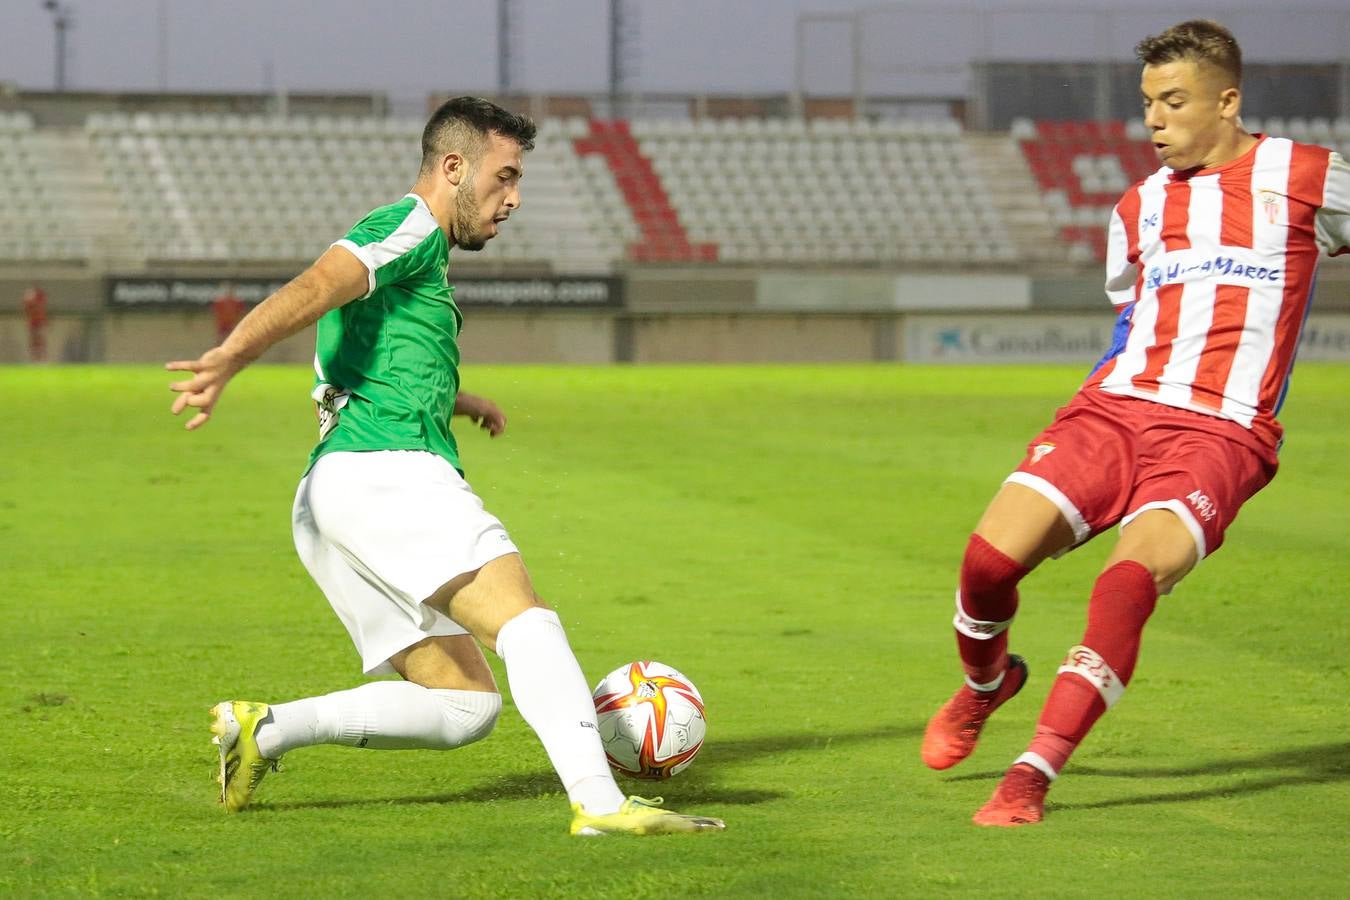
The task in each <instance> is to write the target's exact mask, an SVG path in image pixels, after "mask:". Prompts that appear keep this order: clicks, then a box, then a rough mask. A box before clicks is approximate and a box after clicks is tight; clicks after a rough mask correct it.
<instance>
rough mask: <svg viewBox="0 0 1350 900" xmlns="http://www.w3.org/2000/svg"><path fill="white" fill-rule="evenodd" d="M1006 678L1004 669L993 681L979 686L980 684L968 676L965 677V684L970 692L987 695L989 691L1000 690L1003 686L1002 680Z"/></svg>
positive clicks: (1006, 673)
mask: <svg viewBox="0 0 1350 900" xmlns="http://www.w3.org/2000/svg"><path fill="white" fill-rule="evenodd" d="M1007 677H1008V670H1007V669H1004V670H1003V671H1002V672H999V673H998V677H997V678H995V679H994V680H993V681H986V682H984V683H983V684H981V683H980V682H978V681H975V680H974V679H972V678H971V677H970V676H969V675H967V676H966V684H967V685H968V686H969V687H970V689H971V690H972V691H979V692H980V693H982V694H987V693H989V692H990V691H996V690H998V689H999V688H1001V687H1002V686H1003V679H1004V678H1007Z"/></svg>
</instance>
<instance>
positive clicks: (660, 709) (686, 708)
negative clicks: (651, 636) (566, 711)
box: [593, 660, 708, 781]
mask: <svg viewBox="0 0 1350 900" xmlns="http://www.w3.org/2000/svg"><path fill="white" fill-rule="evenodd" d="M593 696H594V698H595V715H596V718H597V719H598V721H599V723H600V741H601V743H603V744H604V747H605V756H607V757H608V758H609V764H610V765H611V766H613V767H614V768H615V769H617V770H618V771H620V772H622V773H624V774H625V775H631V776H633V777H634V778H645V779H648V780H650V781H662V780H664V779H667V778H669V777H670V776H672V775H674V774H676V773H677V772H680V771H682V770H684V769H686V768H688V766H689V764H690V763H691V762H693V761H694V757H695V756H696V755H697V754H698V751H699V748H701V747H702V746H703V739H704V737H706V736H707V733H708V720H707V719H706V718H705V716H704V713H703V697H702V696H701V695H700V694H699V692H698V688H696V687H694V683H693V682H692V681H690V680H689V679H688V678H686V677H685V676H684V675H682V674H680V673H679V672H678V671H676V670H675V669H672V668H671V667H670V666H667V665H663V664H661V663H659V662H651V661H649V660H647V661H639V662H631V663H629V664H627V665H625V666H620V667H619V668H617V669H615V670H614V671H613V672H610V673H609V674H608V675H606V676H605V678H604V680H602V681H601V682H600V683H599V684H598V685H596V687H595V691H594V692H593Z"/></svg>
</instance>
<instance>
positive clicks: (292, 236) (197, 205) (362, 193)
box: [86, 114, 637, 271]
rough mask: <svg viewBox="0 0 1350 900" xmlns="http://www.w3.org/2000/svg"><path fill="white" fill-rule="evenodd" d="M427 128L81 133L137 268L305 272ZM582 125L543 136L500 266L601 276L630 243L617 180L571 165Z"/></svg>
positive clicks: (305, 124) (268, 124)
mask: <svg viewBox="0 0 1350 900" xmlns="http://www.w3.org/2000/svg"><path fill="white" fill-rule="evenodd" d="M421 127H422V123H421V122H418V121H414V120H402V119H378V118H357V117H332V118H324V117H315V118H306V117H290V118H284V119H282V118H266V117H261V116H229V115H206V114H204V115H191V114H158V115H151V114H137V115H134V116H125V115H118V114H100V115H96V116H91V117H90V120H89V122H88V124H87V126H86V128H87V131H88V132H89V135H90V140H91V142H92V143H93V144H94V146H95V148H96V150H97V156H98V157H99V158H100V159H101V160H102V161H103V164H104V167H105V171H106V174H107V177H108V179H109V180H110V181H111V182H112V183H113V184H114V185H115V186H116V188H117V190H118V194H119V196H120V198H121V201H122V203H123V204H124V205H125V207H126V210H127V212H128V217H129V219H130V221H132V222H133V223H135V225H134V228H135V231H136V238H137V240H138V242H139V244H140V247H141V249H142V252H143V254H144V257H145V258H146V259H147V260H148V261H151V262H174V261H184V260H218V261H224V260H244V261H273V260H285V261H293V260H299V259H306V258H312V257H314V256H316V255H318V254H319V253H320V252H322V251H323V249H324V247H325V246H326V245H327V243H328V242H330V241H331V240H333V239H334V237H335V236H340V235H341V234H343V233H345V232H346V230H347V229H348V228H349V227H350V226H351V225H352V223H353V222H354V221H355V220H356V219H357V218H358V217H359V216H360V215H362V214H363V213H365V212H366V211H367V210H369V209H371V208H373V207H375V206H377V205H380V204H383V203H388V202H390V201H392V200H393V199H396V198H397V197H399V196H401V195H402V194H403V192H404V191H406V190H407V188H408V185H410V184H411V183H412V181H413V179H414V177H415V176H416V172H417V165H418V162H419V154H418V150H417V147H418V141H419V139H420V135H421ZM586 127H587V123H586V122H585V120H577V121H564V120H556V119H547V120H544V121H543V122H542V123H541V127H540V130H539V139H538V144H537V147H536V150H535V152H534V153H533V154H531V156H530V162H529V167H528V178H529V182H528V183H529V194H528V198H529V202H528V204H525V205H524V206H522V208H521V210H520V212H519V213H518V214H517V215H516V216H515V217H513V219H512V222H511V225H510V226H509V227H510V228H511V230H512V240H510V241H501V242H494V243H491V244H489V245H488V248H487V249H485V250H484V251H483V255H484V257H485V258H491V259H497V260H518V261H519V260H537V261H542V262H548V263H551V264H552V267H553V268H554V269H555V270H557V271H568V270H578V271H598V270H604V269H607V268H608V267H609V266H610V265H612V263H613V261H614V260H615V259H619V258H622V257H623V255H624V252H623V248H624V245H625V243H626V242H627V241H628V240H630V239H632V238H633V237H635V236H636V233H637V230H636V228H635V226H634V225H633V222H632V216H631V214H630V213H629V212H628V210H627V208H626V206H625V204H624V202H623V200H622V199H621V197H620V194H619V189H618V187H617V186H616V184H615V182H614V177H613V175H612V174H611V173H610V171H609V169H608V167H606V166H605V165H604V164H603V161H602V160H597V161H596V162H599V163H600V164H599V165H595V164H591V163H590V161H589V160H586V159H583V158H582V157H581V156H579V155H578V154H577V153H576V152H575V151H574V149H573V147H572V136H573V135H574V134H577V133H578V128H580V129H585V128H586Z"/></svg>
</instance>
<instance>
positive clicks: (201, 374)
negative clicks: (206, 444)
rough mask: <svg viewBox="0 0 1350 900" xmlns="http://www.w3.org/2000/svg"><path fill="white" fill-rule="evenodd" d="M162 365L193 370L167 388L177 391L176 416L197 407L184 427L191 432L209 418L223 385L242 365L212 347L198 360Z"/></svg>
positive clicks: (184, 370) (185, 370)
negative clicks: (195, 413) (185, 377)
mask: <svg viewBox="0 0 1350 900" xmlns="http://www.w3.org/2000/svg"><path fill="white" fill-rule="evenodd" d="M164 368H165V369H167V370H169V371H170V372H192V373H193V377H192V378H189V379H188V380H186V381H176V382H174V383H173V384H171V385H169V390H171V391H176V392H177V393H178V396H177V397H176V398H174V401H173V407H172V409H173V414H174V415H175V416H176V415H178V414H179V413H181V412H182V411H183V410H185V409H187V408H188V407H189V406H191V407H193V408H195V409H198V410H200V412H198V413H197V415H195V416H193V417H192V418H191V419H189V420H188V423H187V425H186V426H184V427H185V428H187V430H188V431H193V430H195V429H197V428H200V427H201V426H203V425H205V424H206V421H207V420H208V419H210V418H211V411H212V410H213V409H215V406H216V401H217V400H219V399H220V394H221V392H222V391H224V390H225V385H226V384H227V383H229V380H230V379H231V378H233V377H234V375H235V373H237V372H238V371H239V370H240V369H241V368H243V366H242V365H241V364H240V363H239V362H238V360H236V359H235V358H234V356H232V355H231V354H229V353H227V352H225V351H224V350H223V349H221V348H220V347H215V348H213V349H211V350H208V351H206V352H205V353H203V354H202V356H201V358H200V359H194V360H177V361H175V362H170V363H165V364H164Z"/></svg>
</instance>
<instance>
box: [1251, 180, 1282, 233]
mask: <svg viewBox="0 0 1350 900" xmlns="http://www.w3.org/2000/svg"><path fill="white" fill-rule="evenodd" d="M1256 195H1257V196H1258V197H1260V198H1261V206H1262V208H1263V209H1265V212H1266V221H1267V222H1269V223H1270V224H1271V225H1274V224H1276V223H1278V222H1279V221H1280V195H1279V194H1277V193H1276V192H1275V191H1272V190H1269V189H1268V188H1262V189H1261V190H1259V191H1257V192H1256Z"/></svg>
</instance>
